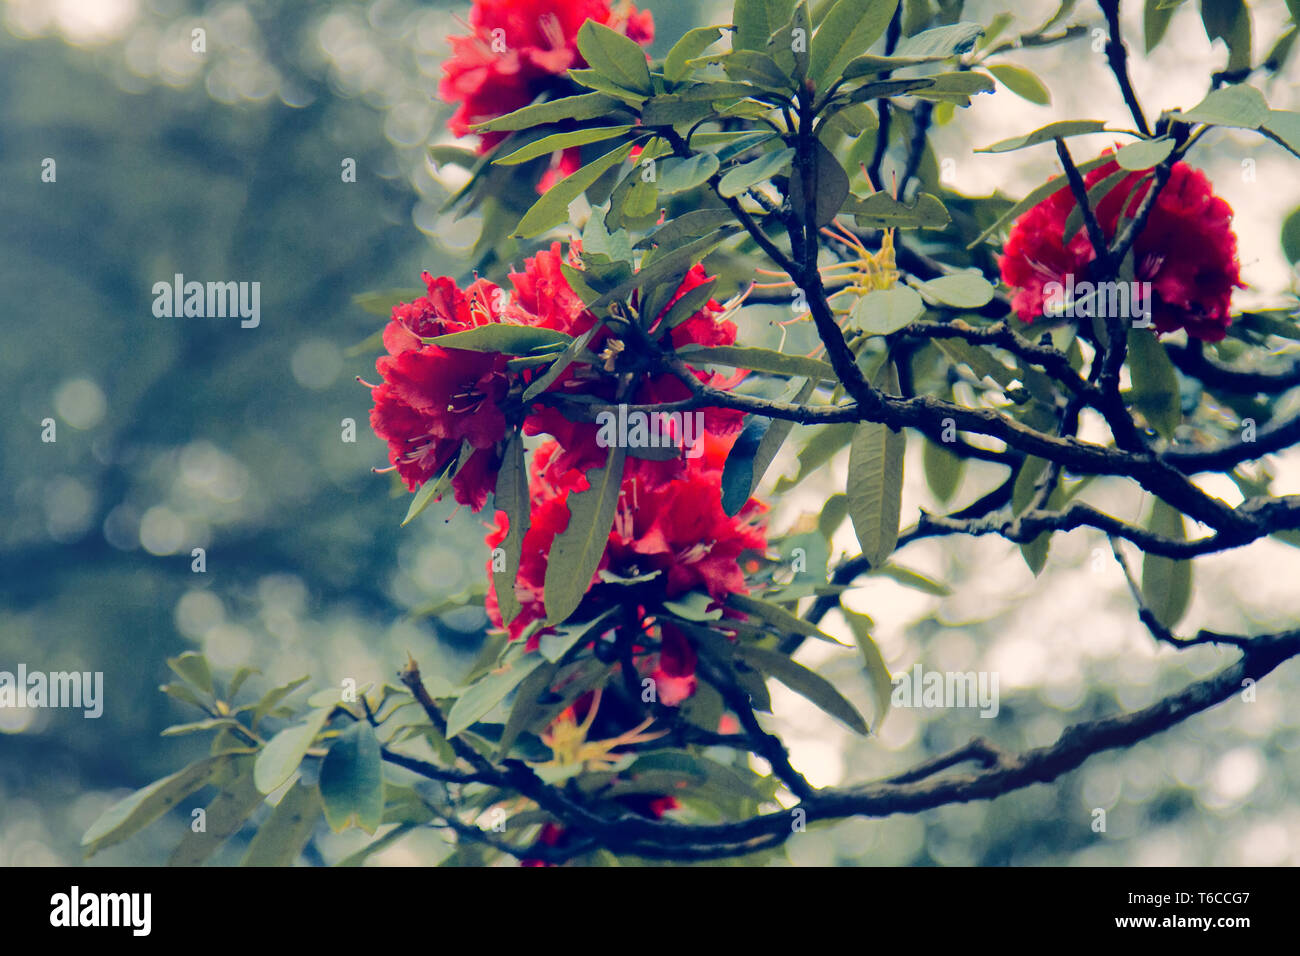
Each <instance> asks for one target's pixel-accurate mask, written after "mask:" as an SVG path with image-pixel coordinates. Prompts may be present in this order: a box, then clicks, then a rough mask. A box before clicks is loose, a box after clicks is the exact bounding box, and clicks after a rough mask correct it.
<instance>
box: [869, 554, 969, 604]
mask: <svg viewBox="0 0 1300 956" xmlns="http://www.w3.org/2000/svg"><path fill="white" fill-rule="evenodd" d="M870 573H871V574H874V575H878V576H880V577H885V578H889V579H890V580H891V581H895V582H897V583H899V584H901V585H903V587H906V588H912V589H913V590H915V591H923V592H925V593H926V594H933V595H934V596H935V597H947V596H948V595H950V594H952V588H950V587H948V585H946V584H944V583H943V582H942V581H936V580H934V578H929V577H926V576H925V575H924V574H922V573H921V572H920V571H913V570H912V569H911V568H907V567H904V566H903V565H901V564H894V562H892V561H889V562H886V563H885V564H882V565H881V566H880V567H878V568H872V569H871V572H870Z"/></svg>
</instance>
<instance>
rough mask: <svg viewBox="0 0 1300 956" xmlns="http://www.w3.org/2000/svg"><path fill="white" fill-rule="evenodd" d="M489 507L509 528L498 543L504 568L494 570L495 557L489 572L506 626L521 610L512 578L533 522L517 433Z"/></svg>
mask: <svg viewBox="0 0 1300 956" xmlns="http://www.w3.org/2000/svg"><path fill="white" fill-rule="evenodd" d="M492 504H493V507H494V508H496V510H498V511H504V512H505V513H506V520H507V521H508V528H509V530H508V532H507V533H506V537H505V540H504V541H502V542H501V550H502V551H503V552H504V555H505V561H504V562H503V563H504V564H505V568H504V569H503V570H501V571H498V570H496V560H495V557H494V559H493V570H492V582H493V584H494V586H495V588H496V595H497V607H498V608H499V609H500V611H501V619H502V623H504V624H509V623H510V622H511V621H513V620H514V619H515V618H516V617H518V616H519V612H520V610H522V607H521V605H520V603H519V598H518V596H517V595H516V594H515V576H516V575H517V574H518V572H519V555H520V552H521V551H522V549H523V544H524V535H525V534H526V533H527V531H528V525H529V522H530V520H531V518H532V512H531V500H530V498H529V495H528V469H527V468H526V467H525V465H524V442H523V436H522V435H521V434H519V433H518V432H515V434H513V435H511V436H510V441H509V442H508V443H507V444H506V449H505V454H504V455H503V456H502V460H501V471H500V472H499V473H498V474H497V485H496V492H495V494H494V496H493V502H492Z"/></svg>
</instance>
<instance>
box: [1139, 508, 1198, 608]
mask: <svg viewBox="0 0 1300 956" xmlns="http://www.w3.org/2000/svg"><path fill="white" fill-rule="evenodd" d="M1147 528H1148V530H1150V531H1153V532H1155V533H1156V534H1159V535H1163V536H1164V537H1166V538H1173V539H1174V540H1176V541H1185V540H1187V530H1186V528H1185V527H1184V526H1183V516H1182V514H1181V513H1180V512H1179V511H1178V509H1177V508H1174V507H1171V506H1170V505H1168V504H1166V503H1165V502H1164V501H1162V500H1161V499H1159V498H1157V499H1156V500H1155V507H1154V508H1153V509H1152V511H1151V518H1150V520H1149V521H1148V522H1147ZM1142 600H1144V601H1145V602H1146V604H1147V607H1149V608H1150V609H1151V613H1152V614H1154V615H1155V618H1156V620H1157V621H1159V622H1160V623H1161V624H1163V625H1164V626H1165V627H1169V628H1172V627H1173V626H1174V625H1176V624H1177V623H1178V622H1179V620H1181V619H1182V616H1183V615H1184V614H1186V613H1187V606H1188V604H1190V603H1191V600H1192V562H1191V561H1189V560H1184V561H1179V560H1175V559H1174V558H1165V557H1162V556H1160V555H1158V554H1147V555H1144V556H1143V558H1142Z"/></svg>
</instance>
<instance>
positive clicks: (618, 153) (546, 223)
mask: <svg viewBox="0 0 1300 956" xmlns="http://www.w3.org/2000/svg"><path fill="white" fill-rule="evenodd" d="M588 23H590V21H588ZM629 42H630V41H629ZM635 145H636V144H635V143H624V144H623V145H622V146H618V147H615V148H614V149H612V150H610V151H609V152H608V153H606V154H605V155H604V156H601V157H600V158H599V159H597V160H594V161H593V162H590V163H588V164H587V165H586V166H584V167H583V168H582V169H580V170H578V171H577V172H576V173H573V174H572V175H569V176H566V177H565V178H564V179H562V180H560V181H559V182H558V183H556V184H555V185H554V186H552V187H551V188H550V189H548V190H547V191H546V192H545V193H543V194H542V196H541V198H540V199H538V200H537V202H535V203H533V205H532V206H531V207H530V208H529V210H528V212H526V213H524V217H523V218H522V219H520V220H519V225H518V226H516V227H515V231H514V233H512V235H514V236H517V237H521V238H524V239H531V238H533V237H534V236H540V235H541V234H542V233H544V232H546V230H548V229H551V228H553V227H555V226H558V225H559V224H560V223H562V222H567V221H568V219H569V203H571V202H573V201H574V200H575V199H577V198H578V197H579V196H581V195H582V194H583V193H584V192H586V191H587V187H589V186H590V185H591V184H592V183H594V182H595V181H596V180H597V179H599V178H600V176H601V174H602V173H604V172H605V171H606V170H607V169H612V168H613V167H615V166H617V165H618V164H619V163H621V162H623V161H624V160H625V159H627V158H628V156H630V155H631V154H632V148H633V147H634V146H635Z"/></svg>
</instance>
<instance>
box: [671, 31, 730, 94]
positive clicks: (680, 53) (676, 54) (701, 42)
mask: <svg viewBox="0 0 1300 956" xmlns="http://www.w3.org/2000/svg"><path fill="white" fill-rule="evenodd" d="M721 37H722V30H721V29H719V28H718V27H696V28H695V29H694V30H687V31H686V33H685V34H683V35H682V38H681V39H680V40H678V41H677V42H676V43H674V44H673V48H672V49H671V50H669V51H668V55H667V56H666V57H664V79H666V80H668V81H670V82H672V83H679V82H681V81H682V80H684V79H685V78H686V77H687V76H688V75H689V74H690V72H691V68H690V67H689V66H688V65H687V61H688V60H693V59H695V58H696V57H697V56H699V55H700V54H701V53H703V52H704V51H705V50H707V49H708V48H709V47H711V46H713V44H714V43H716V42H717V41H718V40H719V39H721Z"/></svg>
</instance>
